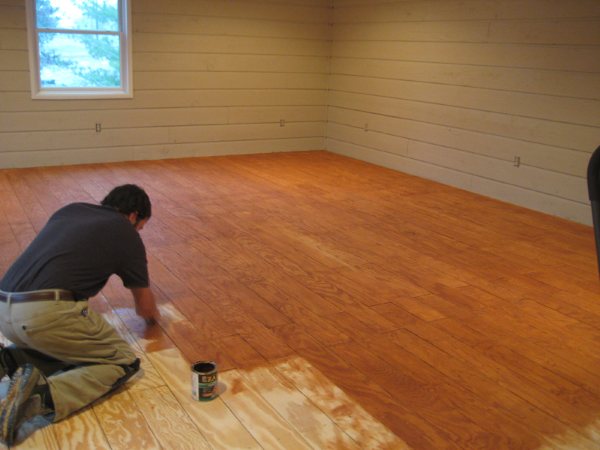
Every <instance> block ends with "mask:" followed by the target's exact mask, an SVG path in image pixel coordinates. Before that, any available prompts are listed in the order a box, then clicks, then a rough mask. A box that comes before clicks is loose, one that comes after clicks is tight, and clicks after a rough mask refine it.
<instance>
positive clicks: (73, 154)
mask: <svg viewBox="0 0 600 450" xmlns="http://www.w3.org/2000/svg"><path fill="white" fill-rule="evenodd" d="M324 147H325V142H324V138H323V137H322V136H319V137H308V138H291V139H265V140H256V141H224V142H206V143H198V142H194V143H185V144H172V143H170V144H157V145H144V146H119V147H104V148H97V147H93V148H90V147H86V148H76V149H60V150H36V151H29V152H25V151H20V152H2V153H0V167H37V166H57V165H72V164H87V163H100V162H115V161H137V160H151V159H164V158H192V157H199V156H218V155H244V154H253V153H273V152H294V151H308V150H322V149H324ZM13 259H14V255H13Z"/></svg>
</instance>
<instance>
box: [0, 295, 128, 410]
mask: <svg viewBox="0 0 600 450" xmlns="http://www.w3.org/2000/svg"><path fill="white" fill-rule="evenodd" d="M0 331H1V332H2V334H3V335H4V336H5V337H6V338H7V339H9V340H10V341H12V343H13V344H14V346H11V347H10V354H11V355H12V356H13V357H14V359H15V360H16V361H17V363H18V364H19V365H23V364H25V363H26V362H29V363H31V364H33V365H34V366H35V367H37V368H38V369H39V370H40V371H41V372H42V373H43V374H44V375H45V377H46V379H47V381H48V384H49V386H50V393H51V396H52V400H53V402H54V409H55V416H54V419H53V420H54V421H55V422H56V421H59V420H61V419H63V418H65V417H67V416H68V415H69V414H71V413H73V412H75V411H77V410H79V409H81V408H83V407H85V406H87V405H89V404H90V403H92V402H93V401H94V400H96V399H98V398H100V397H102V396H103V395H105V394H107V393H108V392H110V391H111V390H112V389H114V388H115V387H116V386H118V385H119V384H120V382H122V381H124V380H125V379H127V378H128V377H130V376H131V375H132V374H133V373H132V369H131V368H130V365H132V364H133V363H134V362H135V360H136V355H135V353H134V352H133V351H132V349H131V347H130V346H129V344H127V342H125V341H124V340H123V339H122V338H121V337H120V336H119V335H118V334H117V332H116V331H115V330H114V329H113V328H112V327H111V326H110V325H109V324H108V323H107V322H106V321H105V320H104V318H103V317H102V316H100V315H99V314H97V313H95V312H94V311H91V310H89V309H88V302H87V301H72V300H48V301H33V302H23V303H14V304H13V303H11V302H10V300H8V301H7V302H0ZM134 372H135V371H134Z"/></svg>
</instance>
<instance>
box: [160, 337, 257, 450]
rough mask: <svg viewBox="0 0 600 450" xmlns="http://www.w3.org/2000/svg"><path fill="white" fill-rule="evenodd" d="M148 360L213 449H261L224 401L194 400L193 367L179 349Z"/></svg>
mask: <svg viewBox="0 0 600 450" xmlns="http://www.w3.org/2000/svg"><path fill="white" fill-rule="evenodd" d="M148 358H149V359H150V360H151V361H152V363H153V365H154V366H155V367H156V368H157V369H158V371H159V372H160V374H161V375H162V376H163V377H164V378H165V380H166V382H167V385H168V386H169V389H170V390H171V391H172V392H173V395H175V398H176V399H177V401H178V402H179V403H180V404H181V405H182V407H183V408H184V409H185V411H186V412H187V414H188V415H189V416H190V417H191V419H192V420H193V421H194V423H195V424H196V426H197V427H198V428H199V429H201V430H202V433H203V435H204V436H205V437H206V440H207V441H208V443H209V444H210V446H211V447H212V448H215V449H224V450H225V449H259V448H261V447H260V446H259V445H258V443H257V442H256V440H255V439H254V438H253V437H252V436H251V435H250V433H248V430H246V428H245V427H244V426H243V425H242V424H241V423H240V421H239V420H238V419H237V418H236V416H235V415H234V414H233V413H232V412H231V410H230V409H229V408H228V407H227V406H226V405H225V403H224V402H223V400H222V399H220V398H216V399H214V400H212V401H210V402H199V401H197V400H195V399H193V398H192V385H191V375H192V371H191V368H190V364H189V363H188V362H187V361H186V360H185V359H184V358H183V356H182V355H181V353H180V352H179V351H178V350H177V349H167V350H161V351H158V352H153V353H149V354H148Z"/></svg>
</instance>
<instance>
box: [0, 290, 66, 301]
mask: <svg viewBox="0 0 600 450" xmlns="http://www.w3.org/2000/svg"><path fill="white" fill-rule="evenodd" d="M9 297H10V302H11V303H24V302H37V301H43V300H75V296H74V295H73V293H72V292H71V291H66V290H64V289H49V290H44V291H31V292H4V291H0V302H6V301H8V299H9Z"/></svg>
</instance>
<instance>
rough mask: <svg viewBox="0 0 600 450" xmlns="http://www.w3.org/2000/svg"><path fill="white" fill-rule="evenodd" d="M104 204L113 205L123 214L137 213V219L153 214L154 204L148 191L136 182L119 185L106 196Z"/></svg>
mask: <svg viewBox="0 0 600 450" xmlns="http://www.w3.org/2000/svg"><path fill="white" fill-rule="evenodd" d="M100 204H101V205H102V206H112V207H113V208H115V209H116V210H117V211H119V212H120V213H123V214H127V215H129V214H131V213H137V220H143V219H149V218H150V216H152V204H151V203H150V198H149V197H148V194H146V191H144V190H143V189H142V188H141V187H139V186H136V185H135V184H124V185H123V186H117V187H116V188H114V189H113V190H112V191H110V192H109V194H108V195H107V196H106V197H104V200H102V202H101V203H100Z"/></svg>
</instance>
